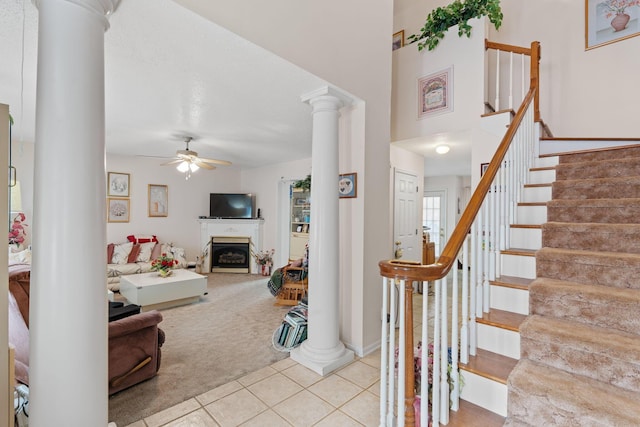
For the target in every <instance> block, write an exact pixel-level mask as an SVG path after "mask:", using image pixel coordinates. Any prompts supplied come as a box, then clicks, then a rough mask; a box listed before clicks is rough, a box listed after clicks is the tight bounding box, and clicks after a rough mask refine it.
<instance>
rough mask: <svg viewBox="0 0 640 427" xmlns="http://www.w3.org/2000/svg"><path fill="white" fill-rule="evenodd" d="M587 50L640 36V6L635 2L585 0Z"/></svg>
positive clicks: (629, 0)
mask: <svg viewBox="0 0 640 427" xmlns="http://www.w3.org/2000/svg"><path fill="white" fill-rule="evenodd" d="M584 3H585V5H584V9H585V50H589V49H593V48H596V47H600V46H605V45H608V44H611V43H615V42H617V41H620V40H624V39H628V38H630V37H635V36H638V35H640V4H639V3H638V2H637V1H634V0H585V2H584Z"/></svg>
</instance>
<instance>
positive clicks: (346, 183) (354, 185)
mask: <svg viewBox="0 0 640 427" xmlns="http://www.w3.org/2000/svg"><path fill="white" fill-rule="evenodd" d="M338 196H340V198H341V199H349V198H355V197H358V174H356V173H355V172H351V173H344V174H341V175H340V178H339V179H338Z"/></svg>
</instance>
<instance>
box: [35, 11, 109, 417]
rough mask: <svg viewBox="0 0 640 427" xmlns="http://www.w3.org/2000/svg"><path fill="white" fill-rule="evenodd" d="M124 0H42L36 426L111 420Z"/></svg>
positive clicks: (38, 98) (37, 154)
mask: <svg viewBox="0 0 640 427" xmlns="http://www.w3.org/2000/svg"><path fill="white" fill-rule="evenodd" d="M118 1H119V0H34V4H35V5H36V7H37V8H38V10H39V18H38V77H37V93H36V138H35V139H36V142H35V148H34V149H35V156H34V157H35V165H34V170H35V176H34V213H33V216H34V218H33V228H32V230H33V241H32V243H33V264H32V272H31V302H30V344H31V347H30V350H31V352H30V397H31V398H30V405H29V408H30V417H29V425H30V426H32V427H48V426H70V427H75V426H78V427H81V426H82V427H87V426H106V425H107V418H108V395H107V393H108V392H107V369H108V366H107V363H108V362H107V360H108V359H107V297H106V275H105V269H106V266H105V261H104V260H105V256H106V205H105V196H106V190H105V187H106V179H105V105H104V99H105V97H104V32H105V31H106V30H107V29H108V28H109V24H108V21H107V18H106V16H107V15H109V14H110V13H112V12H113V11H114V10H115V8H116V7H117V4H118Z"/></svg>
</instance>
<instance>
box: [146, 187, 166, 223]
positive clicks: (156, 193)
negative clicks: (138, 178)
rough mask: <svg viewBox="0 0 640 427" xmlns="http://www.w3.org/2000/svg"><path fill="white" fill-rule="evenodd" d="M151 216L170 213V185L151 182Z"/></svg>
mask: <svg viewBox="0 0 640 427" xmlns="http://www.w3.org/2000/svg"><path fill="white" fill-rule="evenodd" d="M148 203H149V216H151V217H153V216H168V215H169V187H168V186H166V185H160V184H149V202H148Z"/></svg>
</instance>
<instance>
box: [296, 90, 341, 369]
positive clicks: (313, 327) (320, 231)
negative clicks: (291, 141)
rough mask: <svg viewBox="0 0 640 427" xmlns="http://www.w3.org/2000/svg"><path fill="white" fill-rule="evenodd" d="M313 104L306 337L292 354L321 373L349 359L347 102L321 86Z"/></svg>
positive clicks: (309, 99) (308, 99) (312, 95)
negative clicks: (345, 311) (342, 253)
mask: <svg viewBox="0 0 640 427" xmlns="http://www.w3.org/2000/svg"><path fill="white" fill-rule="evenodd" d="M302 100H303V102H307V103H309V105H311V107H312V115H313V132H312V139H311V141H312V142H311V144H312V147H311V225H310V232H309V317H308V338H307V340H306V341H304V342H303V343H302V344H301V345H300V347H298V348H296V349H294V350H293V351H292V352H291V358H292V359H293V360H295V361H297V362H299V363H301V364H302V365H304V366H306V367H308V368H309V369H311V370H313V371H315V372H317V373H318V374H320V375H325V374H327V373H329V372H331V371H334V370H335V369H338V368H340V367H341V366H344V365H345V364H347V363H349V362H350V361H351V360H353V356H354V354H353V352H352V351H351V350H348V349H346V348H345V346H344V344H343V343H342V342H341V341H340V336H339V335H340V310H339V288H338V285H339V267H340V264H339V257H338V255H339V247H338V243H339V241H338V237H339V236H338V232H339V230H338V141H339V133H338V131H339V118H340V113H339V110H340V108H341V107H343V106H344V105H347V104H348V103H350V98H349V97H348V96H345V95H344V94H342V93H341V92H340V91H338V90H335V89H333V88H330V87H323V88H321V89H319V90H317V91H314V92H312V93H310V94H307V95H305V96H303V97H302Z"/></svg>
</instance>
